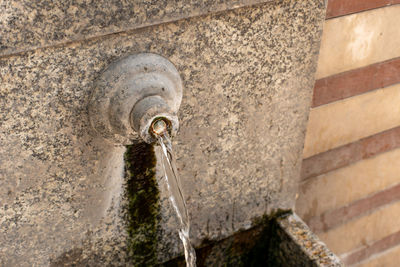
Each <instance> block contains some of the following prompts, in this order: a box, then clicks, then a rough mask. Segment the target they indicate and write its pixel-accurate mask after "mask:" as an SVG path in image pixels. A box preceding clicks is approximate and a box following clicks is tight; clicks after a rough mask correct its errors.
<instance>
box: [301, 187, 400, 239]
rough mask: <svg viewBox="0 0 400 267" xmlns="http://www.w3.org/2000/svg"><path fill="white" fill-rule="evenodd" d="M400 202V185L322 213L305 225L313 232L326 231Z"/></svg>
mask: <svg viewBox="0 0 400 267" xmlns="http://www.w3.org/2000/svg"><path fill="white" fill-rule="evenodd" d="M395 201H400V184H398V185H396V186H394V187H391V188H389V189H386V190H383V191H380V192H378V193H376V194H374V195H372V196H369V197H366V198H363V199H360V200H357V201H355V202H353V203H351V204H349V205H348V206H344V207H341V208H338V209H336V210H332V211H328V212H325V213H323V214H322V215H321V216H316V217H313V218H311V219H310V220H309V221H308V222H307V224H308V225H309V226H310V228H311V230H313V231H315V232H322V231H324V232H325V231H328V230H329V229H332V228H335V227H337V226H339V225H341V224H343V223H344V222H347V221H350V220H352V219H354V218H357V217H359V216H361V215H364V214H367V213H369V212H371V211H373V210H375V209H377V208H379V207H382V206H383V205H387V204H389V203H392V202H395Z"/></svg>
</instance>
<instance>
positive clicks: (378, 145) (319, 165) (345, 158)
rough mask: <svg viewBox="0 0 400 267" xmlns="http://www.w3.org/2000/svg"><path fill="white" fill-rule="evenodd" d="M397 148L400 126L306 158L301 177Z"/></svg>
mask: <svg viewBox="0 0 400 267" xmlns="http://www.w3.org/2000/svg"><path fill="white" fill-rule="evenodd" d="M396 148H400V126H399V127H396V128H393V129H390V130H387V131H385V132H381V133H378V134H375V135H372V136H369V137H366V138H364V139H360V140H358V141H356V142H354V143H350V144H348V145H345V146H341V147H338V148H335V149H332V150H328V151H326V152H323V153H320V154H317V155H314V156H312V157H309V158H306V159H304V160H303V163H302V167H301V179H302V180H305V179H308V178H311V177H314V176H317V175H320V174H324V173H327V172H330V171H333V170H336V169H339V168H342V167H345V166H347V165H350V164H352V163H355V162H357V161H359V160H363V159H367V158H370V157H373V156H375V155H377V154H380V153H384V152H387V151H389V150H392V149H396Z"/></svg>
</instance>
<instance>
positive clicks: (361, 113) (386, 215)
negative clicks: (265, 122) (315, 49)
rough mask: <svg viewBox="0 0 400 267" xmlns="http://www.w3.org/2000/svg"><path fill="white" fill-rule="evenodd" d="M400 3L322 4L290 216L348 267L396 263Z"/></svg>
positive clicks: (399, 250) (399, 239) (341, 0)
mask: <svg viewBox="0 0 400 267" xmlns="http://www.w3.org/2000/svg"><path fill="white" fill-rule="evenodd" d="M399 3H400V1H357V0H351V1H348V0H347V1H345V0H330V1H329V2H328V10H327V14H326V21H325V26H324V31H323V37H322V44H321V50H320V56H319V62H318V69H317V74H316V78H317V81H316V83H315V87H314V95H313V103H312V109H311V112H310V118H309V122H308V127H307V134H306V142H305V148H304V152H303V156H304V160H303V165H302V174H301V183H300V190H299V196H298V200H297V205H296V210H297V212H298V214H299V215H300V216H301V217H302V218H303V219H304V220H305V221H306V222H307V223H308V224H309V225H310V227H311V229H312V230H314V231H315V232H316V233H317V234H318V235H319V236H320V237H321V239H322V240H323V241H325V242H326V243H327V245H328V247H330V248H331V249H332V250H333V251H334V252H335V253H337V254H338V255H340V257H341V258H342V259H343V261H344V263H345V264H347V265H358V266H398V260H399V259H400V216H399V214H400V127H399V126H400V30H399V29H400V22H399V18H400V5H399Z"/></svg>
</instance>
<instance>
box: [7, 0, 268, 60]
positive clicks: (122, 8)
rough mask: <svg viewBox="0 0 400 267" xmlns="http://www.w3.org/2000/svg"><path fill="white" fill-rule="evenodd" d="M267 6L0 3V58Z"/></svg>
mask: <svg viewBox="0 0 400 267" xmlns="http://www.w3.org/2000/svg"><path fill="white" fill-rule="evenodd" d="M270 1H273V0H168V1H165V0H164V1H159V0H146V1H143V0H126V1H117V0H96V1H94V0H83V1H80V0H62V1H61V0H55V1H53V0H44V1H43V0H41V1H31V0H13V1H11V0H5V1H1V2H0V10H1V16H0V55H6V54H13V53H18V52H21V51H26V50H30V49H35V48H38V47H46V46H52V45H58V44H62V43H67V42H71V41H77V40H83V39H88V38H93V37H96V36H101V35H106V34H111V33H117V32H123V31H127V30H133V29H137V28H143V27H146V26H150V25H155V24H160V23H165V22H171V21H176V20H180V19H184V18H189V17H195V16H199V15H204V14H208V13H215V12H221V11H224V10H229V9H234V8H238V7H244V6H248V5H254V4H257V3H263V2H270Z"/></svg>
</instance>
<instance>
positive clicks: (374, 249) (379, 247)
mask: <svg viewBox="0 0 400 267" xmlns="http://www.w3.org/2000/svg"><path fill="white" fill-rule="evenodd" d="M399 244H400V231H399V232H397V233H394V234H391V235H389V236H387V237H385V238H383V239H381V240H378V241H376V242H374V243H373V244H371V245H369V246H368V247H366V248H363V249H361V250H358V251H356V252H354V253H351V254H350V255H348V256H346V257H345V258H344V259H342V260H343V263H344V264H346V266H347V265H351V264H356V263H358V262H361V261H363V260H366V259H368V258H370V257H371V256H372V255H374V254H378V253H380V252H383V251H385V250H387V249H389V248H392V247H395V246H397V245H399Z"/></svg>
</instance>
